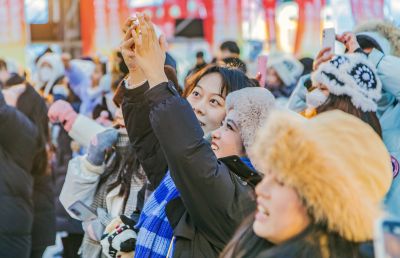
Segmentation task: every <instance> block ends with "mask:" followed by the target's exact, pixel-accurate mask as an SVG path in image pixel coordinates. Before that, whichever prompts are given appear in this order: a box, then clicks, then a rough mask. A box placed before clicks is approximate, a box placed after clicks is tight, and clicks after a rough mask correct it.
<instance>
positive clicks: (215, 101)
mask: <svg viewBox="0 0 400 258" xmlns="http://www.w3.org/2000/svg"><path fill="white" fill-rule="evenodd" d="M210 103H211V105H213V106H219V105H220V103H219V101H218V100H216V99H211V100H210Z"/></svg>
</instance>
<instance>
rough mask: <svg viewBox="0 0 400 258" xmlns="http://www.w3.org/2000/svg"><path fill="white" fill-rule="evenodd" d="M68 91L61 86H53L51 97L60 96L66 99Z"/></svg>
mask: <svg viewBox="0 0 400 258" xmlns="http://www.w3.org/2000/svg"><path fill="white" fill-rule="evenodd" d="M68 94H69V90H68V88H67V87H65V86H64V85H62V84H57V85H54V87H53V95H61V96H64V97H68Z"/></svg>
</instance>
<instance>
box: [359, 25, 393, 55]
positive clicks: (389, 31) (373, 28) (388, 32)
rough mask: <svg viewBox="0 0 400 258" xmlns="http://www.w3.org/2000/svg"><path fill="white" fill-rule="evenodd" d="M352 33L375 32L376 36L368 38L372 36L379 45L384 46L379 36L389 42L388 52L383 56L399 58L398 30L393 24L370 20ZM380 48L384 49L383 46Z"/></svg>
mask: <svg viewBox="0 0 400 258" xmlns="http://www.w3.org/2000/svg"><path fill="white" fill-rule="evenodd" d="M354 32H355V33H356V34H357V35H362V34H364V33H368V32H375V33H376V34H371V35H368V36H372V37H373V38H374V39H375V40H376V41H377V42H378V44H380V45H381V44H382V45H385V43H383V42H384V41H382V38H379V36H381V37H383V38H384V39H385V40H386V41H388V42H389V45H390V52H389V53H385V54H391V55H395V56H398V57H400V29H399V28H397V27H396V26H395V25H394V24H393V23H391V22H388V21H382V20H372V21H368V22H365V23H362V24H360V25H359V26H357V27H356V28H355V29H354ZM382 47H383V48H384V46H382Z"/></svg>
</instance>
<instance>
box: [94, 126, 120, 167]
mask: <svg viewBox="0 0 400 258" xmlns="http://www.w3.org/2000/svg"><path fill="white" fill-rule="evenodd" d="M117 139H118V131H117V130H115V129H108V130H106V131H104V132H101V133H99V134H97V135H96V136H95V137H94V138H93V139H92V142H91V143H90V145H89V150H88V155H87V160H88V161H89V162H90V163H91V164H92V165H95V166H100V165H101V164H103V162H104V159H105V156H106V151H107V150H108V149H109V148H111V147H112V146H113V145H114V144H115V143H116V142H117Z"/></svg>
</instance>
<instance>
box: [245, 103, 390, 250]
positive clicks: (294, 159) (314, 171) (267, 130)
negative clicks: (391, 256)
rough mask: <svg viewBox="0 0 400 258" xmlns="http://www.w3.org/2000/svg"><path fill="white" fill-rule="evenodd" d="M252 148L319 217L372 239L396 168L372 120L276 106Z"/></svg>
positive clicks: (347, 233) (350, 235)
mask: <svg viewBox="0 0 400 258" xmlns="http://www.w3.org/2000/svg"><path fill="white" fill-rule="evenodd" d="M253 152H254V155H255V156H254V159H255V162H256V163H258V165H259V166H260V167H261V168H262V169H263V171H272V172H274V173H276V175H277V177H278V179H280V180H281V181H282V182H284V183H285V184H286V185H288V186H290V187H293V188H294V189H295V190H296V191H297V193H298V194H299V196H300V197H301V198H302V199H303V200H304V201H305V205H306V206H307V208H308V209H309V211H310V214H311V216H312V218H313V219H314V223H317V224H324V225H326V226H327V228H328V230H329V231H331V232H337V233H338V234H340V235H341V236H342V237H343V238H345V239H347V240H349V241H354V242H360V241H366V240H371V239H372V237H373V223H374V220H375V219H376V218H377V217H379V216H380V213H381V210H380V203H381V201H382V199H383V198H384V196H385V194H386V192H387V191H388V190H389V187H390V184H391V182H392V169H391V163H390V155H389V153H388V152H387V150H386V148H385V145H384V144H383V142H382V140H381V139H380V138H379V136H378V135H377V134H376V133H375V132H374V130H373V129H372V128H371V127H370V126H368V125H367V124H365V123H364V122H362V121H361V120H359V119H358V118H356V117H354V116H352V115H349V114H346V113H344V112H341V111H338V110H336V111H329V112H326V113H323V114H320V115H318V116H316V117H315V118H313V119H311V120H306V119H304V118H302V117H300V116H299V115H298V114H293V113H288V112H283V111H277V112H273V113H271V114H270V117H269V119H268V122H267V123H266V124H265V125H264V127H263V128H262V129H261V130H260V131H259V133H258V136H257V138H256V140H255V145H254V149H253Z"/></svg>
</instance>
